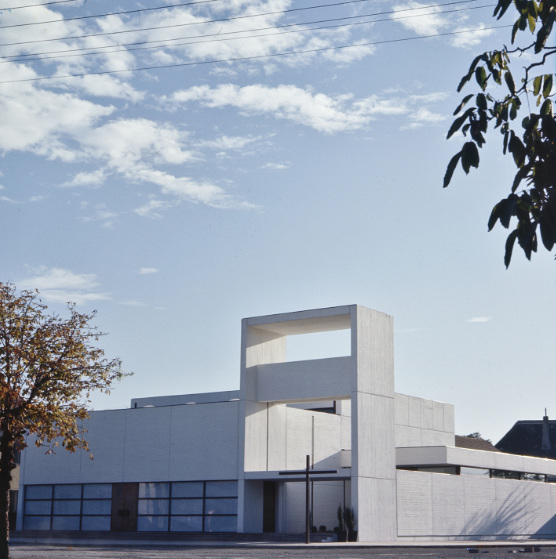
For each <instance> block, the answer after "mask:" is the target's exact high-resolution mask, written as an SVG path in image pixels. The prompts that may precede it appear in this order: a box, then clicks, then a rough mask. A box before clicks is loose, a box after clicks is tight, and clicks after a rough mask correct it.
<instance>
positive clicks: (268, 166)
mask: <svg viewBox="0 0 556 559" xmlns="http://www.w3.org/2000/svg"><path fill="white" fill-rule="evenodd" d="M289 167H290V166H289V164H284V163H265V164H264V165H262V166H261V169H271V170H273V171H283V170H284V169H289Z"/></svg>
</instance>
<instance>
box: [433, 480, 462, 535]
mask: <svg viewBox="0 0 556 559" xmlns="http://www.w3.org/2000/svg"><path fill="white" fill-rule="evenodd" d="M464 526H465V498H464V479H463V478H462V477H461V476H452V475H448V474H438V475H434V476H432V529H433V534H446V535H451V536H452V535H453V536H459V535H461V534H462V533H463V529H464Z"/></svg>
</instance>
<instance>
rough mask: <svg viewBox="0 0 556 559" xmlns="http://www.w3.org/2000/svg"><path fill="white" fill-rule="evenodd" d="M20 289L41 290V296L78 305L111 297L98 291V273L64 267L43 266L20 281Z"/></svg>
mask: <svg viewBox="0 0 556 559" xmlns="http://www.w3.org/2000/svg"><path fill="white" fill-rule="evenodd" d="M18 287H19V288H20V289H27V290H35V289H37V290H38V291H39V294H40V296H41V298H43V299H45V300H47V301H53V302H56V303H67V302H72V303H76V304H78V305H81V304H84V303H88V302H92V301H105V300H109V299H110V298H111V297H110V296H109V295H108V294H107V293H102V292H99V291H98V288H99V287H100V284H99V282H98V280H97V276H96V274H76V273H74V272H72V271H71V270H67V269H64V268H56V267H54V268H47V267H45V266H42V267H40V268H38V269H37V270H36V271H35V275H33V276H32V277H29V278H27V279H24V280H22V281H20V282H19V283H18Z"/></svg>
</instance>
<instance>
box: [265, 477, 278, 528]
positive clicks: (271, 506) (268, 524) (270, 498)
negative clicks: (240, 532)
mask: <svg viewBox="0 0 556 559" xmlns="http://www.w3.org/2000/svg"><path fill="white" fill-rule="evenodd" d="M263 483H264V485H263V532H265V533H267V534H268V533H274V532H276V483H275V482H274V481H265V482H263Z"/></svg>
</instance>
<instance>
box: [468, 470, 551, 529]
mask: <svg viewBox="0 0 556 559" xmlns="http://www.w3.org/2000/svg"><path fill="white" fill-rule="evenodd" d="M466 481H467V480H466ZM469 481H470V480H469ZM493 490H494V491H493V493H494V495H492V494H491V495H487V494H483V495H482V498H480V499H477V500H474V502H473V501H472V500H471V499H470V500H468V502H467V503H465V504H466V505H467V506H466V507H465V508H466V511H465V512H466V514H465V516H466V522H465V526H464V528H463V534H464V535H465V536H468V537H469V536H477V537H489V536H491V537H499V538H500V537H501V538H504V537H508V538H509V537H537V538H553V537H555V536H556V515H555V514H554V512H553V508H552V506H551V493H552V492H554V494H555V496H556V486H555V487H550V486H548V485H547V484H544V483H539V482H527V481H514V480H495V481H494V488H493ZM486 493H489V492H488V491H487V492H486ZM473 509H474V510H473Z"/></svg>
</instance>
